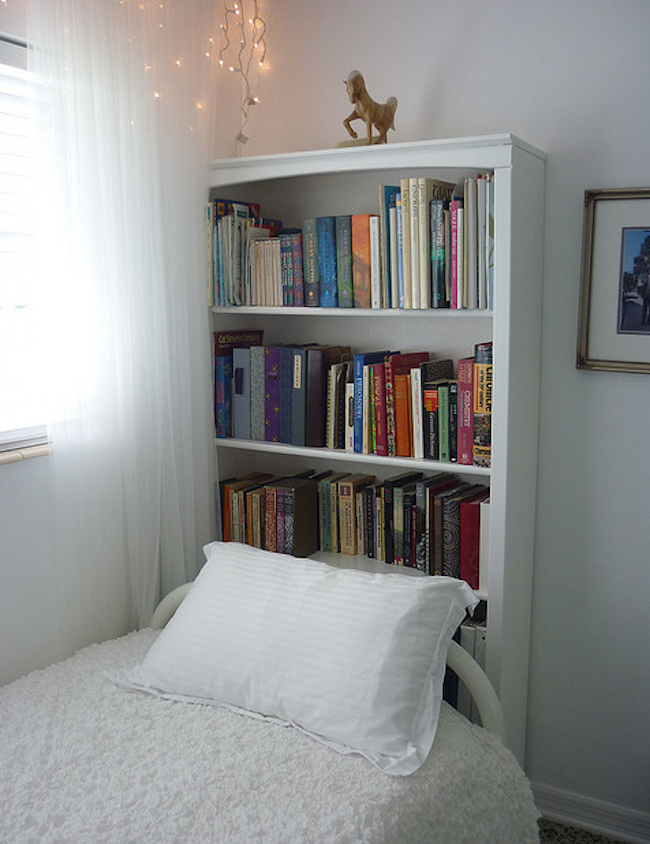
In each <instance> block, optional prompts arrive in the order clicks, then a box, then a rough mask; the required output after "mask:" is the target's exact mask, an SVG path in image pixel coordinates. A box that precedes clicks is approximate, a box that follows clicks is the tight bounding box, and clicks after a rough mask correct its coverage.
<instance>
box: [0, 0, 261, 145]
mask: <svg viewBox="0 0 650 844" xmlns="http://www.w3.org/2000/svg"><path fill="white" fill-rule="evenodd" d="M134 3H135V5H136V7H137V8H138V9H139V10H140V11H142V12H144V11H147V10H150V9H155V10H156V11H158V12H159V13H160V12H162V11H163V10H164V9H165V8H166V7H167V6H169V3H170V0H134ZM8 4H9V0H0V8H3V7H7V6H8ZM118 4H119V5H120V6H127V5H129V0H118ZM158 27H159V28H161V29H162V28H163V23H162V22H158ZM267 30H268V27H267V23H266V21H265V20H264V18H263V17H262V15H261V13H260V8H259V0H224V5H223V23H222V24H221V27H220V33H219V39H218V40H219V43H218V44H216V42H215V38H214V37H211V36H209V37H208V39H207V46H206V48H205V56H206V58H207V59H212V58H215V57H216V59H217V60H218V62H219V65H220V67H221V68H224V69H227V70H228V71H229V72H230V73H233V74H239V76H240V77H241V80H242V88H243V94H242V100H241V105H240V111H241V121H240V126H239V132H238V134H237V135H236V137H235V140H236V142H237V143H238V144H242V145H243V144H245V143H246V142H247V141H248V138H247V137H246V135H245V129H246V124H247V123H248V119H249V115H250V110H251V108H253V107H254V106H256V105H258V104H259V102H260V100H259V97H258V96H257V94H256V93H255V92H254V90H253V87H254V84H253V80H254V75H255V74H257V75H258V76H259V72H260V71H261V70H262V69H263V68H264V66H265V61H266V54H267V42H266V38H267ZM0 31H1V27H0ZM174 62H175V64H176V66H177V67H178V68H179V69H181V68H182V65H183V61H182V59H181V58H174ZM154 71H155V68H154V66H153V65H152V64H145V66H144V72H145V73H146V74H150V75H151V76H152V77H155V76H156V75H157V74H156V73H155V72H154ZM153 96H154V98H155V99H156V100H159V99H160V98H161V96H162V92H161V90H160V87H159V86H158V85H156V84H155V83H154V85H153ZM196 105H197V109H199V110H202V109H203V108H204V104H203V103H197V104H196Z"/></svg>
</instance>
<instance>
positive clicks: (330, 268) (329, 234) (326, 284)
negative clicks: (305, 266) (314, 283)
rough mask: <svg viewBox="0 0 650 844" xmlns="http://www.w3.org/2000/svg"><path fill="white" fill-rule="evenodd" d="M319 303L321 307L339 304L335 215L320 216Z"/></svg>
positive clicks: (318, 229) (318, 232) (318, 224)
mask: <svg viewBox="0 0 650 844" xmlns="http://www.w3.org/2000/svg"><path fill="white" fill-rule="evenodd" d="M316 231H317V238H318V274H319V279H320V285H319V304H320V307H321V308H336V307H337V306H338V277H337V272H336V222H335V219H334V217H331V216H329V217H318V218H317V220H316Z"/></svg>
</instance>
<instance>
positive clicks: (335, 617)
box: [0, 543, 538, 844]
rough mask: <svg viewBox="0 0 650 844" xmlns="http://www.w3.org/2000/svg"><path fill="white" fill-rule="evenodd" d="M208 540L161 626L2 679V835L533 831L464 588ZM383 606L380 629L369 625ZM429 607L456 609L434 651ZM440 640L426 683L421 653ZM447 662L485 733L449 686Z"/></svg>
mask: <svg viewBox="0 0 650 844" xmlns="http://www.w3.org/2000/svg"><path fill="white" fill-rule="evenodd" d="M206 556H207V558H208V561H207V563H206V565H205V566H204V568H203V569H202V571H201V573H200V575H199V577H198V578H197V580H196V581H195V583H194V584H192V585H188V586H185V587H181V588H179V589H178V590H175V592H174V593H172V594H171V595H170V596H168V598H167V599H165V600H164V601H163V602H162V603H161V605H160V606H159V608H158V610H157V611H156V613H155V614H154V617H153V619H152V626H151V627H149V628H146V629H143V630H140V631H135V632H132V633H130V634H128V635H126V636H124V637H122V638H119V639H116V640H113V641H109V642H104V643H102V644H98V645H91V646H89V647H87V648H84V649H83V650H81V651H79V652H78V653H77V654H76V655H75V656H73V657H72V658H70V659H68V660H65V661H63V662H60V663H57V664H55V665H52V666H50V667H48V668H45V669H43V670H40V671H35V672H33V673H31V674H29V675H27V676H25V677H23V678H21V679H19V680H17V681H15V682H13V683H11V684H9V685H8V686H5V687H4V688H2V689H0V714H1V721H0V807H1V811H0V841H2V842H7V844H22V842H25V844H26V843H27V842H30V844H31V843H32V842H33V843H34V844H37V842H38V844H41V842H60V843H61V844H73V842H74V844H77V842H78V843H79V844H82V842H83V844H86V842H87V844H100V842H115V843H116V844H118V842H119V844H126V842H133V844H148V842H151V844H154V842H155V844H179V843H180V842H183V844H185V842H188V844H189V842H192V844H194V842H196V844H212V842H214V844H217V842H219V844H250V842H263V844H274V843H275V842H277V844H280V843H281V844H294V842H296V843H297V842H300V843H301V844H302V842H310V843H311V842H318V844H357V842H368V844H415V842H422V844H424V842H426V843H427V844H437V842H439V844H462V842H468V844H469V842H472V844H480V842H490V844H494V842H499V844H508V842H512V844H528V842H531V844H532V842H537V841H538V832H537V818H538V812H537V810H536V809H535V806H534V803H533V798H532V794H531V789H530V785H529V783H528V781H527V779H526V777H525V776H524V774H523V772H522V771H521V769H520V767H519V765H518V763H517V762H516V760H515V758H514V756H513V755H512V754H511V753H510V752H509V751H508V750H507V749H506V748H505V747H504V746H503V744H502V742H501V740H500V738H499V735H498V731H499V730H500V718H501V714H500V710H499V706H498V701H497V700H496V696H495V695H494V692H493V690H492V687H491V686H490V685H489V682H488V681H487V678H486V677H485V675H484V674H483V673H482V672H481V670H480V669H479V668H478V666H476V664H475V663H474V662H473V660H472V659H471V658H470V657H469V656H468V655H467V654H465V652H464V651H462V649H460V648H459V647H458V646H456V645H455V643H453V642H451V643H450V639H451V633H453V628H455V626H457V620H456V615H455V613H456V612H459V611H460V610H459V609H458V608H459V607H461V606H462V605H463V604H464V603H465V602H467V601H469V603H468V608H470V609H471V605H472V600H471V598H470V597H468V596H467V594H466V593H464V592H458V590H456V587H453V589H452V592H453V594H452V593H451V592H449V593H448V592H446V591H445V590H447V584H446V583H443V584H440V586H441V589H438V588H437V587H438V584H424V581H425V580H427V581H433V580H444V581H447V580H448V579H447V578H444V579H432V578H422V579H420V578H417V579H416V578H405V577H402V576H400V575H398V574H391V575H368V573H365V572H364V573H359V572H357V573H356V574H355V573H354V572H353V573H350V572H340V571H338V570H334V569H332V567H330V566H327V565H326V564H325V563H316V562H313V561H296V560H293V559H292V558H287V559H280V558H282V557H284V555H269V553H268V552H256V551H255V550H254V549H249V548H247V546H238V545H237V544H236V543H228V544H222V543H212V544H211V545H210V546H207V548H206ZM332 572H334V573H332ZM364 576H365V578H366V579H364ZM296 580H297V581H298V582H297V584H296V583H294V581H296ZM406 582H409V583H417V584H424V585H422V586H421V585H418V586H404V585H401V584H404V583H406ZM434 587H435V588H434ZM357 588H358V589H360V590H361V589H362V590H363V593H361V592H357V591H355V590H357ZM242 589H243V590H244V591H245V593H246V594H245V596H242V595H241V592H242ZM342 589H345V593H344V596H343V597H342V595H343V592H342V591H340V590H342ZM233 590H234V591H233ZM454 590H456V591H454ZM434 593H435V594H434ZM443 593H444V599H441V597H440V594H443ZM278 595H279V596H280V598H279V600H280V607H279V610H278V606H276V604H275V601H276V600H277V599H278ZM323 595H325V598H323ZM360 595H362V597H361V598H360V597H359V596H360ZM367 595H370V596H372V597H371V598H367V599H366V596H367ZM450 595H451V597H450ZM347 596H349V599H348V597H347ZM244 597H245V605H246V607H249V608H250V607H251V606H252V610H249V611H247V612H246V613H243V612H242V611H241V606H242V604H240V601H241V600H243V598H244ZM445 602H446V603H445ZM366 604H367V606H366ZM395 606H397V607H398V609H397V610H395V609H394V607H395ZM450 606H451V607H452V608H451V609H450ZM400 607H401V608H400ZM454 607H456V609H454ZM350 608H353V609H354V612H352V613H351V612H350ZM375 608H376V611H377V612H378V613H379V614H380V617H381V619H382V620H383V621H382V624H381V627H382V630H381V631H375V632H373V634H372V635H371V636H368V634H367V628H368V626H367V624H366V622H367V621H370V622H373V621H374V622H376V619H373V617H372V613H373V612H374V610H375ZM405 608H406V609H405ZM432 608H433V609H434V610H435V612H432ZM441 608H442V609H441ZM316 610H318V612H317V611H316ZM418 613H419V614H420V615H421V616H422V618H424V619H425V621H426V623H428V619H429V618H430V616H431V615H439V616H441V617H444V619H443V622H441V627H442V628H444V630H443V629H441V630H440V631H439V633H440V636H439V637H438V639H437V643H435V644H434V646H433V648H432V644H431V641H428V637H429V634H430V631H429V630H428V629H427V628H426V627H423V626H422V624H423V622H422V618H420V619H417V618H416V622H415V624H414V625H413V626H411V627H410V625H411V622H412V621H413V617H414V616H415V617H417V616H418ZM251 615H252V616H253V617H254V618H255V623H254V625H251V620H250V616H251ZM325 616H326V619H325V620H326V623H324V621H323V619H324V617H325ZM350 616H351V617H352V620H349V618H350ZM378 617H379V616H378ZM170 619H171V620H170ZM167 622H169V623H167ZM296 625H299V628H296ZM157 628H163V629H162V630H161V629H157ZM278 629H279V632H278ZM297 629H298V630H299V632H300V635H296V630H297ZM450 631H451V632H450ZM412 634H414V635H415V638H414V639H413V640H412V639H411V638H410V637H411V635H412ZM206 635H207V637H208V639H207V640H206V639H205V637H206ZM436 635H438V634H436ZM230 636H233V637H234V639H232V638H229V637H230ZM215 637H216V638H215ZM278 637H280V638H278ZM282 637H285V638H284V639H282ZM286 637H289V638H286ZM319 637H320V638H319ZM421 639H427V641H426V644H424V645H422V646H421V647H420V645H419V644H418V643H419V641H420V640H421ZM337 640H338V641H339V642H340V641H342V643H343V645H342V648H339V644H338V642H337ZM206 641H207V647H206V646H205V645H206ZM278 644H280V647H278ZM315 644H316V645H317V646H318V647H319V649H320V651H319V654H318V655H316V654H315V653H314V651H313V648H314V646H315ZM394 646H396V650H394V652H393V653H392V656H391V655H390V654H391V648H392V647H394ZM184 649H185V650H184ZM432 650H433V651H435V652H436V653H435V658H434V659H429V657H427V658H426V660H424V662H422V665H421V666H420V668H419V669H418V670H417V671H416V672H415V673H416V674H417V677H416V679H415V680H414V679H413V669H412V664H413V663H415V664H417V663H418V660H419V656H420V654H424V653H425V652H428V653H429V654H430V653H431V651H432ZM376 652H379V653H380V654H381V656H380V657H378V658H377V659H376V660H375V659H374V657H373V656H369V654H375V653H376ZM188 655H189V656H188ZM215 655H216V657H217V662H218V665H217V669H216V670H214V671H213V668H214V659H215ZM305 655H308V656H309V661H308V662H305V660H306V656H305ZM440 658H442V661H443V663H444V661H445V660H446V661H447V662H448V663H449V664H450V665H451V666H452V667H453V668H454V670H455V671H456V672H457V673H458V674H459V675H460V676H461V677H462V678H463V679H464V681H465V682H466V684H467V685H468V687H470V691H471V692H472V693H473V695H474V696H475V699H476V701H477V704H478V706H479V710H480V712H481V717H482V718H483V720H484V722H485V723H486V724H487V725H488V727H490V729H487V728H485V727H481V726H477V725H476V724H471V723H470V722H469V721H467V720H466V719H465V718H464V717H463V716H461V715H460V714H459V713H457V712H456V711H455V710H453V709H451V708H450V707H449V706H447V705H446V704H445V703H444V702H442V701H441V700H440V691H441V688H439V687H438V686H439V685H440V686H441V682H442V681H441V678H440V676H439V665H438V662H439V660H440ZM360 659H361V660H363V662H362V663H360V662H359V661H358V660H360ZM206 660H207V661H206ZM373 660H374V661H373ZM369 662H371V663H373V664H372V665H371V666H370V667H369V668H368V667H367V666H368V663H369ZM433 663H435V664H436V666H435V671H434V673H435V674H436V676H435V677H432V675H431V665H432V664H433ZM197 665H198V670H197ZM360 665H362V666H363V668H359V666H360ZM206 666H207V667H206ZM306 666H307V667H306ZM422 666H425V667H424V668H422ZM231 668H232V671H233V677H235V681H233V680H232V677H231V678H230V679H228V674H229V671H230V670H231ZM443 668H444V665H443ZM375 669H376V670H375ZM211 672H212V674H211ZM206 676H207V677H208V679H206ZM224 676H225V677H226V678H227V683H230V686H228V687H227V688H225V689H224V686H223V683H224ZM242 676H243V677H244V681H243V682H242ZM423 677H424V678H425V679H424V682H422V678H423ZM439 681H440V682H439ZM233 682H234V685H233ZM197 683H198V685H196V684H197ZM414 683H415V686H414V685H413V684H414ZM220 684H221V685H220ZM396 684H397V685H396ZM333 685H335V686H336V690H335V693H334V694H331V695H330V691H331V688H332V686H333ZM404 687H406V688H407V691H406V693H405V694H404V695H402V690H403V688H404ZM368 688H371V689H372V690H373V691H372V700H371V701H369V700H368V698H367V696H368ZM413 688H417V697H418V701H419V702H418V704H417V706H416V707H415V708H414V707H413V705H412V704H413V699H414V693H413ZM296 689H299V691H300V694H299V695H296V694H294V693H295V690H296ZM387 690H388V693H387ZM224 697H227V698H228V700H221V699H219V698H224ZM278 701H279V702H278ZM423 701H424V704H423ZM387 702H388V704H389V705H390V708H389V709H386V706H385V705H386V704H387ZM402 706H404V707H405V709H404V711H403V712H402V711H401V709H400V707H402ZM423 709H424V711H422V710H423ZM387 712H388V715H387V714H386V713H387ZM376 719H379V720H376ZM426 719H428V720H426ZM432 721H433V722H435V723H434V726H433V730H432V729H431V728H430V722H432ZM413 723H421V727H418V728H417V731H416V732H415V733H413V731H412V730H413V728H412V725H413ZM378 724H380V725H382V726H381V729H379V728H378V726H377V725H378ZM404 733H407V735H406V740H405V741H404V740H403V739H404V735H403V734H404ZM422 736H424V739H423V741H424V743H423V744H422ZM429 740H430V742H431V744H430V746H428V742H429ZM414 748H415V749H414Z"/></svg>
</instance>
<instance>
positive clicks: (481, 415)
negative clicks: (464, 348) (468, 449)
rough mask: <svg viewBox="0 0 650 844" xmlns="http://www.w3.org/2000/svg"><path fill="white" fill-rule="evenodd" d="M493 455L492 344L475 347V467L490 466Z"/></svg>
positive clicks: (481, 344) (480, 344)
mask: <svg viewBox="0 0 650 844" xmlns="http://www.w3.org/2000/svg"><path fill="white" fill-rule="evenodd" d="M491 454H492V343H491V342H488V343H479V344H477V345H476V346H475V347H474V465H475V466H488V467H489V466H490V459H491Z"/></svg>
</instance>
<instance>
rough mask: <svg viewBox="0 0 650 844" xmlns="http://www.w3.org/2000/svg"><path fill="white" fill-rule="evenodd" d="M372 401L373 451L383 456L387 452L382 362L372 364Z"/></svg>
mask: <svg viewBox="0 0 650 844" xmlns="http://www.w3.org/2000/svg"><path fill="white" fill-rule="evenodd" d="M372 379H373V380H372V386H373V403H374V408H375V453H376V454H380V455H382V456H383V457H385V456H386V455H387V454H388V435H387V429H386V389H385V377H384V364H383V363H375V364H372Z"/></svg>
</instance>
